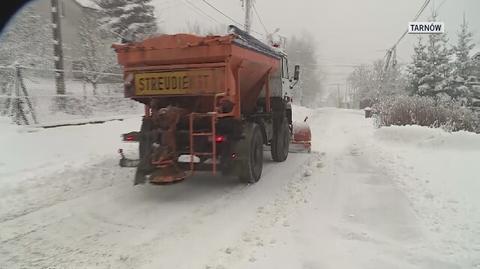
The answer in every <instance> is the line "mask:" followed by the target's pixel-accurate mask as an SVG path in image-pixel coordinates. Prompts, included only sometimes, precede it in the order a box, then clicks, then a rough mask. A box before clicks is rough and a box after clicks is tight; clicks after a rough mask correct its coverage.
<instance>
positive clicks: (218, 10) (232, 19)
mask: <svg viewBox="0 0 480 269" xmlns="http://www.w3.org/2000/svg"><path fill="white" fill-rule="evenodd" d="M202 2H204V3H205V4H207V5H208V6H209V7H211V8H213V9H214V10H215V11H217V12H218V13H220V14H221V15H223V16H224V17H225V18H227V19H229V20H231V21H232V22H233V23H235V24H236V25H238V26H240V27H242V28H244V27H245V25H244V24H243V23H240V22H238V21H237V20H235V19H234V18H232V17H231V16H228V15H227V14H226V13H225V12H223V11H221V10H220V9H218V8H217V7H215V6H214V5H212V4H210V3H209V2H208V1H207V0H202ZM252 33H255V34H258V35H260V36H263V34H262V33H260V32H258V31H255V30H252Z"/></svg>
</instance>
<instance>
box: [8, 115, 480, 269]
mask: <svg viewBox="0 0 480 269" xmlns="http://www.w3.org/2000/svg"><path fill="white" fill-rule="evenodd" d="M296 112H297V113H296V114H295V115H296V117H297V118H298V119H299V120H303V118H304V117H305V116H307V115H308V116H309V117H310V119H309V122H310V124H311V126H312V131H313V149H314V151H315V152H314V153H313V154H310V155H309V154H291V155H290V156H289V159H288V161H287V162H285V163H273V162H271V161H270V157H269V155H268V153H267V152H266V154H265V160H266V164H265V168H264V174H263V177H262V180H261V181H260V182H259V183H258V184H255V185H251V186H245V185H242V184H239V183H238V182H237V181H236V179H234V178H221V177H212V176H210V175H209V174H201V175H198V176H196V177H193V178H191V179H189V180H187V181H185V182H183V183H181V184H177V185H172V186H163V187H159V186H150V185H146V186H138V187H133V186H132V178H133V172H134V171H133V170H129V169H120V168H119V167H117V165H118V160H117V154H116V150H117V149H118V147H120V146H122V145H121V144H120V142H119V134H121V133H122V132H126V131H131V130H135V129H138V125H139V122H140V119H139V118H138V117H136V118H131V119H126V120H124V121H113V122H108V123H105V124H99V125H86V126H75V127H62V128H57V129H38V130H37V129H33V130H32V129H23V128H21V129H19V128H17V127H13V126H10V125H8V124H6V122H5V121H4V120H3V121H1V122H0V128H1V130H2V131H1V132H0V148H1V151H0V184H1V185H0V186H1V187H0V267H1V268H212V269H216V268H369V269H370V268H382V269H383V268H402V269H404V268H480V198H479V197H480V196H478V195H476V194H477V193H478V191H479V190H480V183H479V181H478V179H480V177H479V176H478V174H479V173H478V172H477V171H478V169H476V167H477V166H476V165H475V164H477V163H478V161H479V160H480V136H479V135H474V134H469V133H454V134H449V133H445V132H443V131H441V130H436V129H428V128H420V127H413V126H412V127H390V128H382V129H375V128H374V127H373V123H372V122H371V120H370V119H364V118H363V115H362V114H363V113H362V112H360V111H353V110H338V109H318V110H310V109H306V108H299V107H296ZM127 146H129V148H130V149H131V150H132V152H133V151H134V147H135V145H127Z"/></svg>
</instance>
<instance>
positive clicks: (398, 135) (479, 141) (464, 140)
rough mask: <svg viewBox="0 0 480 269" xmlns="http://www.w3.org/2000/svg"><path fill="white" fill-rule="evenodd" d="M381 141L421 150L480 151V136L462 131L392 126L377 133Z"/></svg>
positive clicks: (414, 126)
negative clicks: (452, 131)
mask: <svg viewBox="0 0 480 269" xmlns="http://www.w3.org/2000/svg"><path fill="white" fill-rule="evenodd" d="M375 136H376V138H377V139H378V140H379V141H382V142H385V143H397V144H402V145H404V146H413V147H419V148H435V149H451V150H467V151H469V150H476V151H480V135H477V134H475V133H470V132H465V131H460V132H455V133H449V132H446V131H444V130H443V129H440V128H428V127H422V126H416V125H412V126H391V127H383V128H380V129H379V130H378V131H377V132H375Z"/></svg>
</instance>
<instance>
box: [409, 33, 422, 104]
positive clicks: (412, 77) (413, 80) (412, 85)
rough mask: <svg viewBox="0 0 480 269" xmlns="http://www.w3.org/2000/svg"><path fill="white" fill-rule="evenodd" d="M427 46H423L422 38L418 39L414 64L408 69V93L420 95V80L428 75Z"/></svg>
mask: <svg viewBox="0 0 480 269" xmlns="http://www.w3.org/2000/svg"><path fill="white" fill-rule="evenodd" d="M426 48H427V46H426V45H424V44H423V42H422V38H421V37H419V38H418V42H417V44H416V46H415V48H414V52H415V53H414V55H413V57H412V60H413V62H412V64H410V65H409V66H408V67H407V72H408V85H407V91H408V92H409V93H410V94H412V95H415V94H419V92H418V90H419V87H420V85H421V84H420V80H421V79H422V78H423V77H425V76H426V75H427V52H426Z"/></svg>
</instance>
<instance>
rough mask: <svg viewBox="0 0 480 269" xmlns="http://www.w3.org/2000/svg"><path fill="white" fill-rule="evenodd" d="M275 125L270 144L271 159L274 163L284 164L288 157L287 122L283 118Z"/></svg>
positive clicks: (288, 131)
mask: <svg viewBox="0 0 480 269" xmlns="http://www.w3.org/2000/svg"><path fill="white" fill-rule="evenodd" d="M275 125H276V126H275ZM275 125H274V130H273V138H272V143H271V153H272V159H273V161H275V162H284V161H285V160H286V159H287V157H288V150H289V147H290V128H289V127H288V120H287V119H286V118H284V119H283V121H282V122H278V123H277V124H275Z"/></svg>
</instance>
